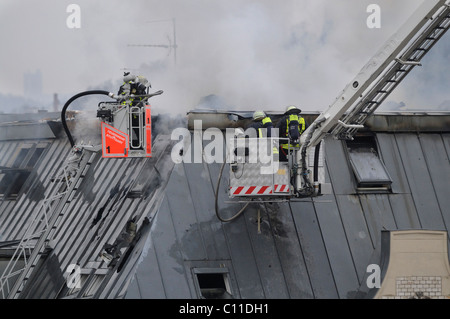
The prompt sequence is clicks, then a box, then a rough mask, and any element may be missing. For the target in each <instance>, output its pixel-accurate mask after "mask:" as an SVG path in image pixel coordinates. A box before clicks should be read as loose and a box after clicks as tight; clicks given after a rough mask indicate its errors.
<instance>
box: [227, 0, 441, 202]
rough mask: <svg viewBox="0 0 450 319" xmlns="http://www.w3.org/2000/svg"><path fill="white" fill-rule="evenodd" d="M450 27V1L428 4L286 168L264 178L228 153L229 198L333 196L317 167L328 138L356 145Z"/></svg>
mask: <svg viewBox="0 0 450 319" xmlns="http://www.w3.org/2000/svg"><path fill="white" fill-rule="evenodd" d="M449 27H450V1H449V0H429V1H428V0H427V1H424V2H423V3H422V4H421V5H420V6H419V7H418V9H417V10H416V11H415V12H414V13H413V14H412V15H411V17H410V18H409V19H408V20H407V21H406V22H405V23H404V24H403V25H402V26H401V27H400V29H399V30H398V31H397V32H396V33H395V34H393V35H392V36H391V37H390V38H389V39H388V40H387V41H386V42H385V43H384V45H383V46H382V47H381V48H380V49H379V50H378V52H376V54H375V55H374V56H373V57H372V58H371V59H370V60H369V61H368V63H367V64H366V65H365V66H364V67H363V68H362V69H361V71H360V72H359V73H358V74H357V75H356V77H355V78H354V79H353V80H352V81H350V82H349V84H348V85H347V86H346V87H345V88H344V90H343V91H342V93H341V94H340V95H339V96H338V97H337V98H336V99H335V101H334V102H333V103H332V104H331V105H330V106H329V107H328V109H327V110H325V111H324V112H322V113H320V115H319V116H318V117H317V118H316V120H315V121H314V122H313V123H311V125H309V127H308V128H307V129H306V130H305V132H303V134H302V135H301V136H300V140H299V141H293V142H292V144H294V145H295V144H296V143H298V142H299V144H298V145H299V146H298V147H293V148H292V149H290V150H289V153H290V154H291V155H290V156H289V161H288V162H287V163H281V162H280V163H277V165H274V166H273V167H274V170H273V172H272V174H267V173H265V174H263V173H262V171H261V169H262V168H263V165H262V164H261V163H259V162H258V163H255V162H253V163H249V161H248V159H247V160H242V161H241V162H239V159H240V158H239V157H237V159H236V156H234V155H235V154H233V152H234V153H236V149H238V147H235V148H234V149H233V148H232V149H231V151H230V152H229V158H232V160H231V162H230V179H229V194H228V195H229V197H230V198H238V199H240V200H241V201H243V202H251V201H254V200H259V201H261V200H267V201H273V200H275V199H281V200H291V199H292V198H296V197H297V198H298V197H314V196H320V195H323V194H326V193H329V192H330V191H331V187H330V185H328V184H326V183H325V174H324V166H323V165H321V166H320V167H318V166H319V165H318V163H319V159H320V158H322V159H323V155H322V152H323V147H322V148H321V147H320V145H321V143H322V142H323V140H324V138H325V137H326V136H333V137H334V138H336V139H343V140H352V139H353V137H354V135H355V134H356V132H358V130H360V129H362V128H364V124H365V122H366V121H367V119H368V118H369V117H370V116H371V115H372V114H373V113H374V112H375V110H376V109H377V108H378V107H379V106H380V105H381V104H382V102H383V101H384V100H385V99H386V98H387V97H388V96H389V94H390V93H391V92H392V91H393V90H394V89H395V88H396V87H397V86H398V85H399V84H400V83H401V81H402V80H403V79H404V78H405V77H406V75H408V74H409V72H411V70H412V69H413V68H414V67H416V66H420V65H422V59H423V57H424V56H425V55H426V54H427V53H428V52H429V51H430V50H431V48H432V47H433V46H434V45H435V44H436V43H437V42H438V41H439V40H440V39H441V38H442V37H443V35H444V34H445V33H446V32H447V30H448V29H449ZM238 140H239V138H238V137H234V138H233V139H232V141H230V145H238V143H239V141H238ZM278 143H283V142H282V141H279V142H278ZM284 143H286V142H284ZM249 145H251V143H249ZM253 145H254V146H253V147H251V146H250V147H247V148H248V152H249V153H250V154H251V153H252V152H257V151H259V150H258V146H257V143H253ZM250 156H251V155H250ZM241 157H242V156H241ZM265 165H266V166H267V164H265Z"/></svg>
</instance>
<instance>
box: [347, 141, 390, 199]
mask: <svg viewBox="0 0 450 319" xmlns="http://www.w3.org/2000/svg"><path fill="white" fill-rule="evenodd" d="M346 144H347V152H348V158H349V161H350V166H351V168H352V170H353V173H354V175H355V179H356V182H357V190H358V191H390V186H391V184H392V179H391V177H390V176H389V174H388V172H387V169H386V167H385V165H384V163H383V161H382V160H381V157H380V155H379V152H378V146H377V142H376V139H375V136H356V137H355V138H354V140H352V141H346Z"/></svg>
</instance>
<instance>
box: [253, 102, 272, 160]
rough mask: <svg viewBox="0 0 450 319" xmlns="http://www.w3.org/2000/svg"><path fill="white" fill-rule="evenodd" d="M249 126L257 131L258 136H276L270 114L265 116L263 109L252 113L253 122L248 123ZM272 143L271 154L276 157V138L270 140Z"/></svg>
mask: <svg viewBox="0 0 450 319" xmlns="http://www.w3.org/2000/svg"><path fill="white" fill-rule="evenodd" d="M249 128H254V129H255V130H256V132H257V136H258V138H269V139H270V138H272V137H276V136H275V134H274V133H273V131H274V126H273V123H272V119H271V118H270V116H267V115H266V113H265V112H263V111H255V112H254V113H253V123H251V124H250V125H249ZM270 142H271V145H273V155H274V156H276V159H278V144H277V141H276V140H272V141H270Z"/></svg>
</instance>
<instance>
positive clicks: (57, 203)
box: [0, 145, 95, 299]
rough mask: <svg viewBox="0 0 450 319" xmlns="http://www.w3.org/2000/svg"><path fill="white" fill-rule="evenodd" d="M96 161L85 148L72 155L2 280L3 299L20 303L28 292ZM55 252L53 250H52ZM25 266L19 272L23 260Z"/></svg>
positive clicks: (72, 151) (55, 181)
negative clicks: (68, 205)
mask: <svg viewBox="0 0 450 319" xmlns="http://www.w3.org/2000/svg"><path fill="white" fill-rule="evenodd" d="M94 158H95V150H94V152H90V151H88V150H86V149H85V148H84V147H80V146H76V145H75V146H74V147H73V148H72V150H71V152H70V153H69V155H68V157H67V159H66V161H65V165H64V167H62V168H61V170H60V171H59V175H58V177H57V178H55V179H53V180H52V182H53V185H52V186H51V190H50V191H49V193H48V195H47V196H46V197H45V199H44V200H43V202H42V205H41V206H40V208H39V210H38V212H37V214H36V216H35V217H34V218H33V219H32V220H31V222H30V224H29V225H28V227H27V230H26V231H25V234H24V236H23V237H22V239H21V240H20V243H19V244H18V246H17V248H16V250H15V251H14V254H13V256H12V257H11V259H10V261H9V263H8V264H7V266H6V268H5V270H4V271H3V274H2V275H1V277H0V289H1V293H2V298H3V299H5V298H8V299H17V298H19V296H20V293H21V292H22V291H23V290H24V288H25V285H26V283H27V280H28V278H29V277H30V275H31V272H32V271H33V268H34V267H35V266H36V265H37V263H38V262H39V260H40V258H41V256H42V255H43V254H44V253H45V250H46V249H47V248H49V246H51V245H49V243H50V242H51V239H52V237H53V235H54V233H55V229H56V227H57V224H58V222H59V221H60V219H61V217H62V216H63V215H64V212H63V211H62V210H63V208H64V205H65V204H66V203H68V202H70V200H71V195H72V193H73V191H75V190H76V189H77V188H78V187H79V186H80V183H81V182H82V180H83V178H84V176H85V174H86V172H87V170H88V169H89V166H90V164H91V163H92V161H93V160H94ZM50 248H51V247H50ZM21 259H23V262H24V266H23V267H22V268H20V269H16V268H17V266H18V262H19V260H21Z"/></svg>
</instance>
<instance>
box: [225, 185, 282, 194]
mask: <svg viewBox="0 0 450 319" xmlns="http://www.w3.org/2000/svg"><path fill="white" fill-rule="evenodd" d="M274 192H275V193H289V185H275V186H274ZM230 194H231V196H246V195H247V196H249V195H253V196H254V195H270V194H273V192H272V187H271V186H237V187H230Z"/></svg>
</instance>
